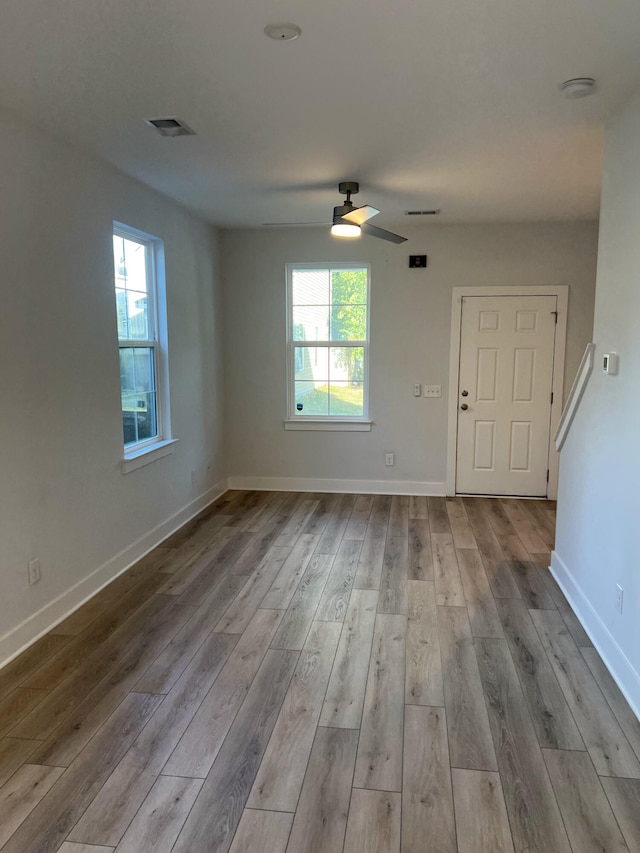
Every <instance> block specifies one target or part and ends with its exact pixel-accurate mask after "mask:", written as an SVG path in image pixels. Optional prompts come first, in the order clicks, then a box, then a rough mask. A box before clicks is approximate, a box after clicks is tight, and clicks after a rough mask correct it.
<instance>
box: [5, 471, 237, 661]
mask: <svg viewBox="0 0 640 853" xmlns="http://www.w3.org/2000/svg"><path fill="white" fill-rule="evenodd" d="M227 489H228V485H227V481H226V480H224V481H221V482H219V483H216V485H215V486H213V487H212V488H211V489H208V490H207V491H206V492H205V493H204V494H202V495H200V496H199V497H197V498H195V500H193V501H191V502H190V503H189V504H187V506H185V507H183V509H181V510H179V511H178V512H176V513H175V514H174V515H172V516H171V517H170V518H168V519H167V520H166V521H163V522H162V524H159V525H158V526H157V527H154V528H153V530H150V531H149V532H148V533H145V535H144V536H141V537H140V539H137V540H136V541H135V542H133V543H132V544H131V545H129V546H128V547H127V548H125V549H124V550H123V551H120V553H119V554H116V555H115V556H114V557H112V558H111V559H110V560H107V562H106V563H103V565H102V566H100V567H99V568H97V569H95V570H94V571H93V572H91V574H90V575H87V577H85V578H83V579H82V580H81V581H79V582H78V583H76V584H75V585H74V586H72V587H71V588H70V589H68V590H66V591H65V592H63V593H62V594H61V595H59V596H58V597H57V598H55V599H54V600H53V601H50V602H49V603H48V604H46V605H45V606H44V607H43V608H41V609H40V610H39V611H38V612H37V613H34V614H33V615H32V616H30V617H29V618H28V619H25V620H24V622H21V623H20V624H19V625H17V626H16V627H15V628H12V629H11V631H9V632H8V633H6V634H4V635H3V636H2V637H0V669H1V668H2V667H3V666H5V665H6V664H8V663H9V661H11V660H13V658H15V657H17V655H19V654H20V653H21V652H23V651H24V650H25V649H26V648H28V647H29V646H30V645H32V644H33V643H35V641H36V640H38V639H39V638H40V637H42V636H43V635H44V634H46V633H48V632H49V631H50V630H51V629H52V628H54V627H55V626H56V625H58V624H59V623H60V622H62V621H63V620H64V619H66V618H67V616H70V615H71V614H72V613H73V612H74V611H75V610H77V609H78V608H79V607H82V605H83V604H84V603H85V602H86V601H88V600H89V599H90V598H93V596H94V595H95V594H96V593H97V592H100V590H101V589H102V588H103V587H105V586H107V584H110V583H111V581H113V580H114V579H115V578H117V577H118V575H121V574H122V573H123V572H126V570H127V569H129V568H130V567H131V566H132V565H133V564H134V563H136V562H137V561H138V560H139V559H140V558H141V557H144V555H145V554H148V553H149V551H152V550H153V549H154V548H156V547H157V546H158V545H159V544H160V543H161V542H162V541H163V540H165V539H166V538H167V537H168V536H171V534H172V533H175V531H176V530H179V529H180V527H182V525H183V524H186V522H187V521H189V520H190V519H192V518H193V517H194V516H196V515H197V514H198V513H199V512H202V510H203V509H205V508H206V507H207V506H209V504H211V503H213V501H215V500H216V499H217V498H219V497H220V495H223V494H224V493H225V492H226V491H227Z"/></svg>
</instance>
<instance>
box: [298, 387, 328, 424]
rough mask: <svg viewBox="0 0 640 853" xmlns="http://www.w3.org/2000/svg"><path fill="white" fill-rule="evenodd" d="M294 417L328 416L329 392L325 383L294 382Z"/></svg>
mask: <svg viewBox="0 0 640 853" xmlns="http://www.w3.org/2000/svg"><path fill="white" fill-rule="evenodd" d="M294 385H295V389H294V390H295V405H294V407H293V408H294V414H295V415H316V416H324V417H326V416H327V415H328V414H329V392H328V388H327V383H326V381H325V382H309V381H296V382H295V383H294Z"/></svg>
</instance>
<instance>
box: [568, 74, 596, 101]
mask: <svg viewBox="0 0 640 853" xmlns="http://www.w3.org/2000/svg"><path fill="white" fill-rule="evenodd" d="M595 86H596V81H595V80H594V79H593V77H574V78H573V79H572V80H565V81H564V83H562V84H561V85H560V90H561V91H562V92H564V96H565V98H586V97H587V95H591V94H592V93H593V91H594V89H595Z"/></svg>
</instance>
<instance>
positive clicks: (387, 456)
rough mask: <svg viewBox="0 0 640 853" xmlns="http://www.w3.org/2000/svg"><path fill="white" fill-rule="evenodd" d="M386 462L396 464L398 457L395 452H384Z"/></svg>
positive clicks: (386, 463)
mask: <svg viewBox="0 0 640 853" xmlns="http://www.w3.org/2000/svg"><path fill="white" fill-rule="evenodd" d="M384 464H385V465H395V464H396V458H395V454H394V453H385V454H384Z"/></svg>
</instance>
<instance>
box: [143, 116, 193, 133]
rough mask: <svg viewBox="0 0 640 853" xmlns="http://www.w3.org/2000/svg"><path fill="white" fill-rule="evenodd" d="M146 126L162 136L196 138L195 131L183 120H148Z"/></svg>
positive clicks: (173, 118) (145, 121) (172, 118)
mask: <svg viewBox="0 0 640 853" xmlns="http://www.w3.org/2000/svg"><path fill="white" fill-rule="evenodd" d="M144 123H145V124H148V125H149V127H152V128H154V130H157V131H158V133H159V134H160V136H195V135H196V132H195V130H191V128H190V127H189V125H188V124H186V122H184V121H182V119H179V118H175V117H171V118H146V119H145V120H144Z"/></svg>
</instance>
